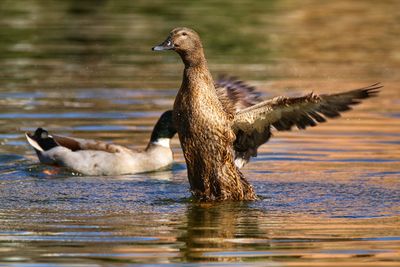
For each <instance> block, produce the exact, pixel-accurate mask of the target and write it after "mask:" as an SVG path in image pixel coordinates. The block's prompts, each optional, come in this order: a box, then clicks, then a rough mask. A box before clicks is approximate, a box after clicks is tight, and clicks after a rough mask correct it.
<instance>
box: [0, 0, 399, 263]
mask: <svg viewBox="0 0 400 267" xmlns="http://www.w3.org/2000/svg"><path fill="white" fill-rule="evenodd" d="M44 3H45V2H41V1H11V0H4V1H1V2H0V15H1V16H0V27H1V28H2V31H1V32H2V33H0V38H1V42H0V54H1V55H0V67H1V74H0V77H1V79H0V106H1V110H0V123H1V125H2V127H1V128H0V266H3V265H4V266H7V265H9V264H11V263H15V265H16V266H31V265H30V264H34V263H37V264H43V263H49V264H50V265H51V264H53V265H57V264H60V265H61V264H72V263H83V264H92V265H94V266H98V265H104V264H108V263H116V262H118V263H121V264H124V263H127V264H149V265H150V264H153V265H156V266H157V265H160V266H161V265H162V264H165V265H167V266H187V265H185V264H188V263H193V264H194V266H207V265H208V266H215V265H213V264H219V263H220V264H225V265H221V266H237V265H238V264H239V265H240V266H265V265H271V266H275V265H278V266H281V265H283V266H337V265H338V264H342V265H343V266H378V265H379V266H397V265H398V264H399V262H400V250H399V248H400V233H399V229H400V223H399V213H400V208H399V207H400V206H399V203H400V199H399V188H400V185H399V177H400V169H399V166H400V165H399V164H400V140H399V138H400V134H399V133H400V124H399V118H400V108H399V104H400V100H399V99H400V90H399V89H398V84H399V77H400V76H399V73H400V71H399V69H400V68H399V67H400V66H399V64H400V57H399V55H400V50H399V49H400V39H399V38H398V36H399V35H400V32H399V30H400V28H399V27H398V25H399V23H400V19H399V18H400V6H399V2H398V1H391V0H388V1H379V2H376V1H369V0H366V1H344V0H343V1H335V2H328V1H315V0H307V1H301V2H292V1H240V3H239V2H237V3H236V2H235V1H234V2H232V1H230V2H229V1H226V2H224V1H223V2H222V3H214V2H213V1H201V2H190V3H189V2H185V4H182V2H180V1H173V4H168V5H166V4H165V3H162V1H156V5H154V3H149V2H147V1H134V2H127V1H125V2H124V1H106V0H103V1H98V2H97V5H93V4H92V2H90V1H89V2H87V3H86V2H82V1H65V2H51V1H50V2H47V1H46V3H45V4H44ZM204 14H208V15H207V17H205V16H204ZM180 25H186V26H191V27H194V28H196V29H198V30H199V31H200V33H201V36H202V37H203V40H204V44H205V48H206V53H207V56H208V60H209V65H210V68H211V70H212V72H213V73H214V74H215V75H217V74H219V73H229V74H232V75H236V76H239V77H240V78H243V79H244V80H247V81H248V82H249V83H251V84H253V85H255V86H257V89H258V90H260V91H261V92H262V93H263V96H264V97H272V96H277V95H300V94H304V93H309V92H310V91H314V92H316V93H333V92H339V91H342V90H348V89H353V88H359V87H363V86H367V85H369V84H371V83H374V82H382V84H383V85H384V86H385V87H384V88H383V89H382V91H381V93H380V95H379V96H378V97H376V98H373V99H367V100H366V101H364V102H363V103H362V104H361V105H358V106H356V107H355V108H354V110H353V111H351V112H348V113H346V114H344V116H343V117H342V118H339V119H335V120H330V121H329V122H327V123H325V124H322V125H319V126H317V127H315V128H312V129H307V130H306V131H297V130H294V131H292V132H279V133H278V132H275V133H274V137H273V138H272V139H271V141H270V142H269V143H268V144H267V145H264V146H262V147H261V149H260V150H259V156H258V157H257V158H256V159H254V160H253V161H252V162H251V163H250V164H248V165H247V166H246V167H245V168H244V173H245V175H246V177H248V178H249V180H251V182H252V183H253V184H254V186H255V187H256V190H257V193H258V194H259V195H260V200H259V201H256V202H254V203H223V204H215V205H214V204H213V205H198V204H196V203H191V200H190V199H188V197H189V192H188V185H187V177H186V169H185V165H184V160H183V156H182V153H181V150H180V147H179V142H178V140H177V138H175V139H174V140H173V141H172V145H173V150H174V153H175V160H176V162H177V164H175V165H174V166H173V168H172V170H170V171H166V172H160V173H152V174H142V175H132V176H129V175H128V176H123V177H107V178H102V177H82V176H74V175H72V174H71V173H70V172H68V171H66V172H60V173H59V174H58V175H53V176H51V175H48V174H46V173H45V172H46V170H47V169H46V168H47V167H43V166H40V165H38V164H37V159H36V155H34V152H33V151H32V150H31V148H29V147H28V145H27V144H26V141H25V140H24V137H23V132H24V131H26V130H33V129H34V128H36V127H46V128H47V129H49V130H51V131H54V132H57V133H60V134H66V135H73V136H77V137H81V138H96V139H100V140H106V141H112V142H116V143H119V144H123V145H126V146H130V147H132V148H144V147H145V144H146V142H147V141H148V138H149V135H150V131H151V129H152V126H153V125H154V122H155V121H156V119H157V117H158V116H159V114H161V113H162V111H164V110H166V109H169V108H171V106H172V103H173V100H174V97H175V94H176V89H177V88H178V87H179V84H180V78H181V77H180V76H181V70H182V65H181V63H180V61H179V59H178V57H177V56H176V55H174V54H172V53H164V54H155V53H153V52H151V51H150V47H152V46H153V45H154V44H156V43H159V42H160V40H162V39H163V38H164V37H165V35H166V34H167V32H168V31H169V30H170V29H171V28H172V27H175V26H180ZM218 266H220V265H218Z"/></svg>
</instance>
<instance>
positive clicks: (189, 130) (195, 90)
mask: <svg viewBox="0 0 400 267" xmlns="http://www.w3.org/2000/svg"><path fill="white" fill-rule="evenodd" d="M152 50H153V51H163V50H173V51H175V52H176V53H178V54H179V56H180V57H181V59H182V61H183V63H184V71H183V80H182V84H181V87H180V89H179V91H178V93H177V96H176V99H175V102H174V109H173V121H174V124H175V128H176V130H177V132H178V135H179V140H180V142H181V146H182V150H183V154H184V157H185V160H186V164H187V172H188V179H189V183H190V189H191V192H192V195H193V196H194V197H195V198H197V199H199V200H202V201H211V200H255V199H257V196H256V194H255V192H254V189H253V187H252V186H251V185H250V183H249V182H248V181H247V180H246V179H245V177H244V176H243V174H242V173H241V172H240V170H239V168H238V167H237V166H236V165H235V163H234V161H235V152H234V150H235V149H236V150H240V151H242V152H244V153H247V152H248V151H251V150H252V149H253V148H257V146H258V145H259V143H258V140H256V141H254V139H253V138H252V135H253V134H255V135H258V136H263V137H264V139H263V140H261V142H264V141H265V140H268V138H269V137H270V131H271V127H274V128H276V129H277V130H290V129H291V128H292V127H293V126H297V127H298V128H300V129H305V128H306V127H308V126H315V125H316V124H317V123H320V122H324V121H325V120H326V118H334V117H338V116H340V112H342V111H346V110H349V109H350V106H351V105H355V104H358V103H360V100H361V99H364V98H368V97H371V96H374V95H376V94H377V93H378V90H379V88H381V86H380V85H379V84H374V85H371V86H368V87H365V88H361V89H355V90H351V91H347V92H343V93H338V94H331V95H329V94H327V95H316V94H313V93H311V94H308V95H306V96H302V97H295V98H289V97H276V98H273V99H270V100H266V101H263V102H260V103H258V104H256V105H253V106H251V107H248V108H245V109H242V110H240V111H236V110H234V109H232V108H231V107H230V106H229V105H226V102H225V101H221V100H220V99H219V98H218V94H217V92H216V90H215V86H214V82H213V78H212V76H211V74H210V71H209V70H208V67H207V61H206V58H205V55H204V51H203V45H202V43H201V40H200V37H199V35H198V34H197V33H196V32H195V31H194V30H192V29H189V28H175V29H173V30H172V31H171V32H170V33H169V35H168V37H167V39H166V40H165V41H164V42H163V43H161V44H160V45H158V46H155V47H153V48H152Z"/></svg>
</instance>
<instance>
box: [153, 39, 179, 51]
mask: <svg viewBox="0 0 400 267" xmlns="http://www.w3.org/2000/svg"><path fill="white" fill-rule="evenodd" d="M174 48H175V47H174V44H173V43H172V41H171V38H170V37H168V38H167V40H165V41H164V42H163V43H162V44H160V45H157V46H155V47H153V48H152V49H151V50H153V51H164V50H172V49H174Z"/></svg>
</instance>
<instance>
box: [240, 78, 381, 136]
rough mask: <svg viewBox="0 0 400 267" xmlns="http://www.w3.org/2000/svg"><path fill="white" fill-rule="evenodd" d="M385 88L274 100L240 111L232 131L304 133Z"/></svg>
mask: <svg viewBox="0 0 400 267" xmlns="http://www.w3.org/2000/svg"><path fill="white" fill-rule="evenodd" d="M382 87H383V86H382V85H380V84H379V83H376V84H373V85H370V86H368V87H365V88H360V89H355V90H351V91H347V92H343V93H338V94H329V95H316V94H314V93H311V94H308V95H306V96H302V97H294V98H289V97H275V98H273V99H270V100H266V101H263V102H261V103H258V104H256V105H254V106H251V107H249V108H246V109H243V110H241V111H239V112H238V113H237V114H236V116H235V119H234V124H233V129H234V131H235V132H240V131H243V132H244V133H249V132H252V131H254V130H256V131H258V132H263V131H265V129H266V128H269V127H271V126H273V127H274V128H275V129H277V130H278V131H289V130H291V129H292V127H293V126H296V127H297V128H299V129H305V128H306V127H308V126H315V125H317V123H322V122H325V121H326V118H335V117H339V116H340V112H343V111H347V110H350V109H351V106H352V105H356V104H359V103H360V102H361V100H362V99H365V98H369V97H372V96H376V95H377V94H378V92H379V89H380V88H382Z"/></svg>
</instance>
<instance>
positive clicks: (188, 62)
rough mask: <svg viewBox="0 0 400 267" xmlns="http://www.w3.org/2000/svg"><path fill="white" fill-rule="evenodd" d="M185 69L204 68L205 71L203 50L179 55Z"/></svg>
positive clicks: (199, 49)
mask: <svg viewBox="0 0 400 267" xmlns="http://www.w3.org/2000/svg"><path fill="white" fill-rule="evenodd" d="M179 55H180V56H181V58H182V61H183V63H184V64H185V69H187V68H205V69H207V60H206V57H205V56H204V51H203V48H198V49H197V50H196V51H195V52H192V51H184V52H181V53H179Z"/></svg>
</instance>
